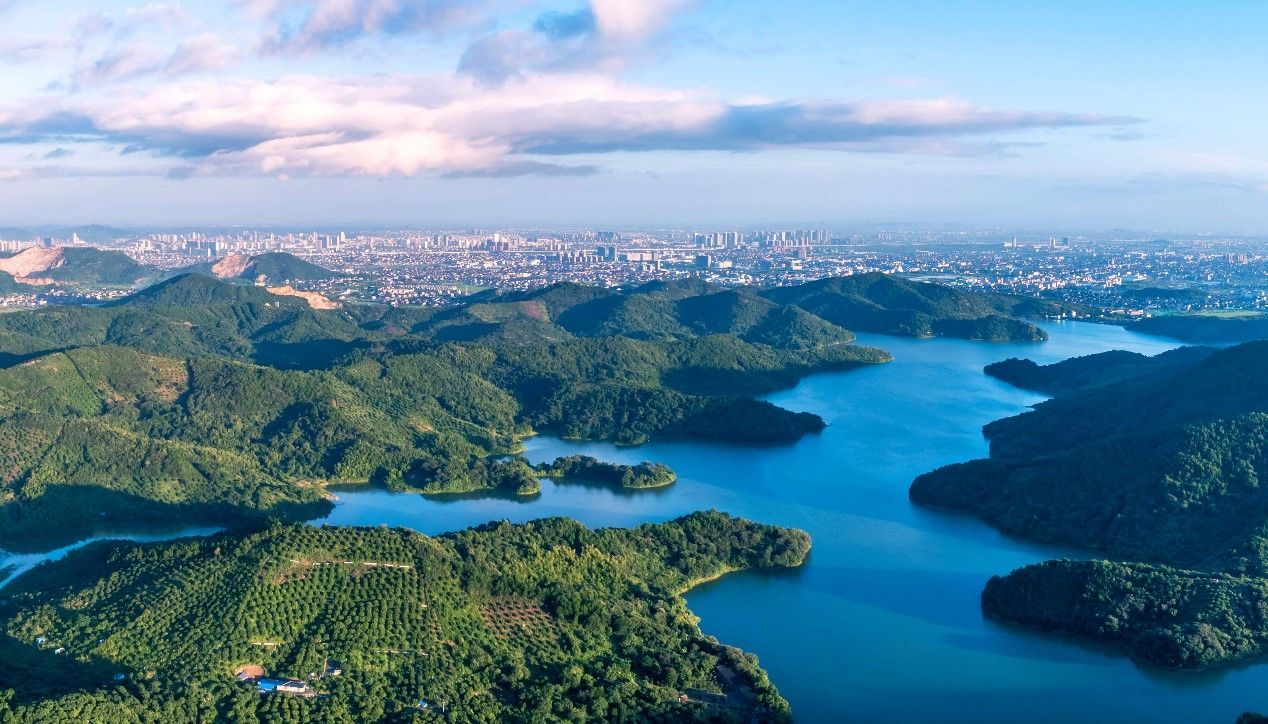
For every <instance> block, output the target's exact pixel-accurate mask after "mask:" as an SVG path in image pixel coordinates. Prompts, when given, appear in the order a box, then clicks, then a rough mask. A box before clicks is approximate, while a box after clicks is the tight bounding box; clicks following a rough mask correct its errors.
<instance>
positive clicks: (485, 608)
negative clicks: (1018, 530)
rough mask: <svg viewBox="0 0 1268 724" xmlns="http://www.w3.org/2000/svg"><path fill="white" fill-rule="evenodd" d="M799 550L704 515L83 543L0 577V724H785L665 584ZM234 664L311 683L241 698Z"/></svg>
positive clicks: (764, 683) (799, 538)
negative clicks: (1, 660)
mask: <svg viewBox="0 0 1268 724" xmlns="http://www.w3.org/2000/svg"><path fill="white" fill-rule="evenodd" d="M809 547H810V541H809V537H808V536H806V534H805V533H802V532H800V531H796V530H790V529H785V528H776V527H773V526H764V525H758V524H754V523H749V522H746V521H743V520H739V519H736V518H732V517H730V516H727V515H724V514H721V513H716V512H715V513H696V514H693V515H690V516H687V517H685V518H680V519H678V520H674V521H670V522H668V523H662V524H658V525H643V526H640V527H638V528H633V529H630V530H598V531H590V530H587V529H586V528H584V527H583V526H581V525H580V524H579V523H576V522H573V521H569V520H564V519H549V520H542V521H537V522H534V523H529V524H526V525H519V526H511V525H508V524H505V523H491V524H488V525H486V526H482V527H480V528H476V529H472V530H469V531H465V532H460V533H453V534H447V535H444V536H440V537H436V538H428V537H426V536H423V535H420V534H417V533H413V532H409V531H404V530H389V529H386V528H377V529H358V528H314V527H307V526H294V525H292V526H283V525H273V526H271V527H269V528H267V529H264V530H261V531H258V532H235V533H224V534H220V535H216V536H212V537H209V538H202V539H193V540H183V541H176V542H171V543H162V544H150V545H137V544H130V543H102V544H97V545H94V546H90V547H88V548H86V549H83V550H80V551H77V552H75V553H72V554H71V555H70V556H69V557H67V558H66V559H65V560H63V561H60V562H57V563H54V564H50V565H46V566H42V567H39V568H37V569H35V570H33V571H31V572H29V573H27V574H25V575H24V576H22V577H21V578H19V579H17V580H16V581H15V582H14V583H12V584H11V585H10V586H8V587H7V588H6V589H5V599H6V605H5V606H3V607H2V608H0V621H2V622H3V626H4V631H3V635H0V649H3V651H4V654H5V662H6V663H5V666H3V667H0V687H8V688H11V689H12V690H13V694H12V696H11V697H4V696H0V719H3V720H4V721H17V722H27V721H30V722H52V721H72V720H74V721H163V722H185V721H188V722H194V721H212V720H222V721H235V722H247V721H252V722H253V721H258V720H262V719H264V720H268V721H281V722H291V721H294V722H346V721H351V720H353V719H356V720H361V721H414V720H431V719H437V720H440V719H441V718H443V719H444V720H447V721H499V720H500V721H506V720H516V721H548V720H590V721H599V720H607V721H632V720H643V721H646V720H663V721H670V720H673V721H681V720H714V721H752V720H758V721H781V720H786V719H788V716H789V711H788V705H787V703H786V702H785V701H784V700H783V699H782V698H781V697H780V696H779V694H778V692H777V691H776V690H775V688H774V686H773V685H772V684H771V683H770V681H769V680H768V679H767V677H766V674H765V673H764V672H763V671H762V670H761V669H760V668H759V667H758V665H757V662H756V659H754V658H753V657H752V656H750V655H748V654H745V653H743V652H740V651H738V650H735V649H730V648H727V647H724V646H721V645H719V644H718V643H717V642H716V641H715V640H712V639H710V638H708V637H706V636H704V635H703V634H702V633H701V632H700V630H699V628H698V627H697V626H696V619H695V618H694V617H693V616H692V615H691V613H690V612H689V611H688V610H687V608H686V604H685V602H684V601H683V599H682V598H681V597H680V595H681V594H682V592H684V591H685V590H687V589H688V588H690V587H691V586H692V585H694V584H695V583H697V582H699V581H703V580H708V579H711V578H714V577H717V576H719V575H722V574H725V573H727V572H730V571H736V570H742V569H763V568H775V567H787V566H797V565H800V564H801V563H802V562H803V561H804V559H805V557H806V553H807V551H808V550H809ZM335 669H338V670H339V671H340V673H339V674H338V675H333V672H334V670H335ZM243 670H246V671H248V672H252V673H253V675H256V676H259V675H261V672H264V673H266V674H267V675H269V676H273V677H283V678H295V679H298V680H300V681H302V682H304V684H305V685H306V686H307V687H308V689H309V690H311V691H313V692H315V693H318V694H319V695H318V696H317V697H315V698H311V699H305V698H302V697H291V696H287V695H285V694H272V695H267V696H261V695H260V694H258V693H257V692H256V686H255V685H254V683H252V682H249V681H248V682H239V681H236V680H235V678H234V674H235V672H238V671H243ZM699 691H703V692H716V693H719V694H724V695H725V697H726V703H727V706H725V707H723V706H717V705H713V704H706V703H698V702H697V701H694V700H698V699H706V700H707V699H709V696H708V695H707V694H698V693H696V692H699ZM682 694H686V695H688V698H689V699H692V700H689V701H686V702H683V701H680V695H682ZM442 707H443V709H444V715H443V717H441V715H440V712H439V711H438V710H440V709H441V708H442Z"/></svg>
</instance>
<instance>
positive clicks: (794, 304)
mask: <svg viewBox="0 0 1268 724" xmlns="http://www.w3.org/2000/svg"><path fill="white" fill-rule="evenodd" d="M466 301H467V304H466V305H464V306H462V307H460V308H458V309H457V310H455V311H453V312H450V313H448V314H442V315H438V317H437V319H436V320H435V321H434V323H433V326H434V327H435V328H437V329H438V330H439V329H440V328H449V327H453V329H448V330H447V331H443V332H442V331H438V332H437V333H438V334H441V335H443V336H446V337H449V336H462V335H473V334H474V335H476V336H481V335H486V334H499V335H508V334H509V335H515V334H528V333H532V334H540V335H544V336H546V337H548V338H550V337H559V336H561V335H564V334H570V335H576V336H582V337H593V336H605V335H613V334H619V335H623V336H628V337H634V338H649V337H666V336H668V337H674V336H697V335H707V334H734V335H736V336H738V337H740V338H742V339H744V340H745V341H749V342H765V343H771V344H775V345H778V346H783V345H790V346H794V347H815V346H821V345H825V344H840V343H843V342H848V341H850V340H851V339H853V335H852V333H851V332H850V331H848V330H861V331H867V332H875V333H881V334H894V335H901V336H914V337H932V336H945V337H960V338H964V339H975V340H988V341H1041V340H1044V339H1046V338H1047V334H1046V333H1045V332H1044V331H1043V330H1042V329H1040V328H1039V327H1038V326H1036V325H1035V324H1034V323H1032V322H1030V321H1027V320H1026V319H1025V318H1043V317H1058V316H1065V315H1071V314H1076V315H1080V316H1091V314H1092V311H1093V310H1091V309H1090V308H1088V307H1083V306H1080V305H1072V304H1065V303H1061V302H1052V301H1047V300H1041V299H1030V298H1024V297H1012V296H1006V295H999V294H975V293H970V292H963V291H960V290H957V289H952V288H950V287H945V286H941V285H938V284H931V283H926V282H915V281H910V280H905V279H900V278H897V277H893V276H891V275H886V274H879V273H877V274H859V275H855V276H849V277H839V278H830V279H821V280H818V281H812V282H807V283H805V284H799V285H794V286H788V287H775V288H770V289H750V288H741V289H722V288H716V287H712V286H710V285H708V284H705V283H704V282H702V281H700V280H697V279H688V280H678V281H657V282H651V283H649V284H645V285H643V286H640V287H637V288H634V289H624V290H623V289H603V288H599V287H589V286H582V285H576V284H556V285H554V286H550V287H546V288H544V289H537V290H532V291H528V292H510V293H508V292H500V291H496V290H491V291H487V292H483V293H480V294H477V295H474V296H472V297H469V298H468V299H467V300H466Z"/></svg>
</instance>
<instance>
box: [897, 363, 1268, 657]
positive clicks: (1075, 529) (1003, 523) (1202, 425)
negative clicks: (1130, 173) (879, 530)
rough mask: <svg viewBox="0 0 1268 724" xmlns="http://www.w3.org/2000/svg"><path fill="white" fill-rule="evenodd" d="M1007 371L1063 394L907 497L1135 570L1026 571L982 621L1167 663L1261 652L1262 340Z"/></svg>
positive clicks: (1266, 568)
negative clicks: (1111, 645) (1119, 645)
mask: <svg viewBox="0 0 1268 724" xmlns="http://www.w3.org/2000/svg"><path fill="white" fill-rule="evenodd" d="M1009 367H1010V368H1012V369H1011V371H1010V372H1008V373H1007V374H1009V375H1013V376H1015V377H1017V376H1018V373H1021V374H1020V377H1021V378H1022V379H1025V380H1028V381H1029V382H1030V384H1032V385H1033V386H1036V387H1040V388H1046V389H1050V390H1062V391H1063V392H1062V394H1059V395H1058V396H1057V397H1055V398H1053V399H1051V400H1049V401H1047V402H1044V403H1042V404H1040V405H1037V406H1036V407H1035V409H1034V410H1032V411H1030V412H1027V413H1024V414H1022V415H1018V416H1016V417H1011V418H1008V419H1005V420H999V421H996V422H993V423H991V424H989V425H987V426H986V428H985V432H986V435H987V437H988V439H989V440H990V443H991V455H990V457H989V458H987V459H983V460H975V461H971V462H968V463H962V464H957V465H950V466H947V467H945V468H942V469H939V470H936V471H934V472H932V473H928V474H926V475H923V476H921V477H920V478H917V479H916V481H915V482H914V483H913V484H912V487H911V498H912V500H913V501H915V502H917V503H921V504H924V505H930V506H934V507H938V508H943V509H951V510H960V511H965V512H970V513H973V514H974V515H977V516H979V517H981V518H982V519H983V520H985V521H987V522H988V523H990V524H992V525H994V526H996V527H998V528H1000V529H1001V530H1003V531H1005V532H1007V533H1010V534H1013V535H1018V536H1022V537H1027V538H1031V539H1035V540H1040V541H1044V542H1048V543H1058V544H1064V545H1073V546H1078V547H1081V548H1086V549H1090V550H1095V551H1098V552H1100V553H1103V554H1106V555H1109V556H1112V557H1114V558H1116V559H1119V560H1123V561H1129V563H1123V564H1119V563H1051V564H1044V565H1041V566H1036V567H1032V568H1029V569H1023V571H1020V572H1018V573H1015V574H1013V575H1012V576H1008V577H1006V578H1004V579H1000V580H998V581H996V582H994V583H993V584H992V586H991V587H988V589H987V593H986V594H985V595H984V599H983V604H984V608H985V610H986V612H987V613H988V614H989V615H993V616H997V617H999V618H1002V619H1005V620H1009V621H1015V622H1018V623H1023V624H1027V625H1033V626H1038V627H1041V628H1048V629H1055V630H1061V631H1068V632H1071V633H1076V634H1080V635H1085V636H1093V637H1097V638H1109V639H1113V640H1116V641H1121V642H1123V643H1124V645H1126V646H1128V648H1129V649H1130V650H1132V651H1133V652H1134V654H1135V655H1136V656H1137V657H1139V658H1140V659H1142V660H1143V661H1147V662H1149V663H1153V664H1158V665H1163V666H1172V667H1183V668H1195V667H1204V666H1209V665H1214V664H1217V663H1224V662H1230V661H1236V660H1239V659H1242V658H1246V657H1250V656H1256V655H1259V652H1261V651H1262V650H1263V647H1265V646H1268V626H1265V625H1264V621H1265V620H1268V619H1266V618H1265V617H1264V613H1263V611H1264V610H1268V608H1264V606H1265V604H1264V598H1263V593H1262V592H1263V591H1264V590H1265V585H1266V582H1268V486H1264V485H1262V483H1261V481H1262V480H1263V479H1264V476H1265V475H1268V374H1265V373H1266V372H1268V342H1253V343H1248V344H1244V345H1240V346H1237V347H1231V348H1228V349H1224V350H1219V351H1211V350H1177V351H1174V352H1169V353H1166V354H1163V355H1159V356H1157V357H1154V358H1144V359H1138V358H1126V357H1124V356H1122V355H1108V356H1100V359H1099V360H1097V359H1095V358H1085V359H1083V360H1074V361H1070V362H1067V363H1061V364H1060V365H1055V366H1050V367H1045V368H1040V367H1036V366H1033V365H1018V364H1015V363H1013V364H1010V365H1009ZM1098 367H1099V368H1100V369H1102V370H1103V371H1104V374H1105V379H1104V380H1103V381H1099V382H1098V381H1097V380H1096V379H1095V374H1089V371H1090V370H1094V369H1096V368H1098ZM1125 370H1127V372H1126V373H1125ZM1001 376H1003V375H1001ZM1129 591H1130V592H1131V593H1130V595H1128V593H1127V592H1129ZM1065 604H1069V605H1065ZM1076 604H1077V605H1076ZM1261 609H1263V610H1261Z"/></svg>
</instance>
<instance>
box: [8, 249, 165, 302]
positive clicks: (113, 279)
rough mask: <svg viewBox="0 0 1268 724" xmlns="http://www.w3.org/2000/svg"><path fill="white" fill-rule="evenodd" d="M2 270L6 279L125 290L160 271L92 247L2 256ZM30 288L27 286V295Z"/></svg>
mask: <svg viewBox="0 0 1268 724" xmlns="http://www.w3.org/2000/svg"><path fill="white" fill-rule="evenodd" d="M0 270H3V271H4V273H5V274H6V276H9V277H13V276H23V277H28V278H29V279H30V280H31V281H34V282H38V283H41V284H48V283H53V284H69V285H88V286H125V287H126V286H131V285H133V284H135V283H137V282H139V281H141V280H142V279H145V278H147V277H152V276H154V275H155V274H156V273H157V271H158V270H157V269H155V268H153V267H146V266H142V265H141V264H138V263H137V262H136V261H134V260H133V259H132V257H130V256H128V255H127V254H125V253H123V252H121V251H112V250H104V249H97V248H95V247H91V246H68V247H56V248H51V249H44V248H40V247H30V248H27V249H23V250H22V251H19V252H17V253H15V254H8V255H0ZM31 288H32V287H30V286H27V287H26V291H30V290H31ZM14 291H16V289H15V290H14Z"/></svg>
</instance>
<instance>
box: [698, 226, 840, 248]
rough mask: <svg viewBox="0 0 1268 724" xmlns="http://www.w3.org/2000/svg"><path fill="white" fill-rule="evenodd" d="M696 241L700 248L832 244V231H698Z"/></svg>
mask: <svg viewBox="0 0 1268 724" xmlns="http://www.w3.org/2000/svg"><path fill="white" fill-rule="evenodd" d="M694 241H695V245H696V247H697V248H699V249H738V248H740V247H741V246H744V245H746V244H747V245H749V246H765V247H770V248H776V249H778V248H784V247H798V246H818V245H823V244H831V243H832V232H831V231H828V230H827V229H781V230H775V231H756V232H751V233H749V234H745V233H743V232H740V231H706V232H696V234H695V238H694Z"/></svg>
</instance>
